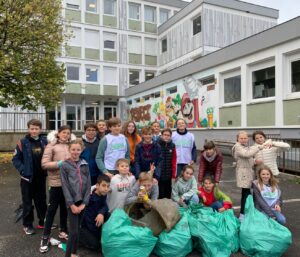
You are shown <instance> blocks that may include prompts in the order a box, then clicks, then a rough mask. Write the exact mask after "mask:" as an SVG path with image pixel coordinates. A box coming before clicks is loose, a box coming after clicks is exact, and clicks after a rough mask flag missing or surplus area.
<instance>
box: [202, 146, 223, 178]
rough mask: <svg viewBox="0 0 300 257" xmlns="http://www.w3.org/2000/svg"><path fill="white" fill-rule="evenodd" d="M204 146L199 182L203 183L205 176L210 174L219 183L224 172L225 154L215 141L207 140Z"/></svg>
mask: <svg viewBox="0 0 300 257" xmlns="http://www.w3.org/2000/svg"><path fill="white" fill-rule="evenodd" d="M203 148H204V150H203V151H202V152H201V154H200V166H199V174H198V182H199V183H202V182H203V177H205V176H207V175H210V176H213V177H214V180H215V182H216V183H219V182H220V178H221V174H222V164H223V155H222V153H221V152H220V151H219V150H218V149H217V148H216V146H215V144H214V142H213V141H208V142H206V143H205V144H204V147H203Z"/></svg>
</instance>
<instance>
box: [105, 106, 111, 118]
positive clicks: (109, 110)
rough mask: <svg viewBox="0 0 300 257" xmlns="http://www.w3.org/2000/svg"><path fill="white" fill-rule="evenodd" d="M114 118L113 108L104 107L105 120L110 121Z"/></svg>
mask: <svg viewBox="0 0 300 257" xmlns="http://www.w3.org/2000/svg"><path fill="white" fill-rule="evenodd" d="M111 117H112V108H111V107H104V119H105V120H109V119H110V118H111Z"/></svg>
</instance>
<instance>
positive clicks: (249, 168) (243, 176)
mask: <svg viewBox="0 0 300 257" xmlns="http://www.w3.org/2000/svg"><path fill="white" fill-rule="evenodd" d="M248 141H249V138H248V133H247V132H246V131H240V132H239V133H238V134H237V143H236V144H235V145H234V146H233V148H232V153H233V157H234V159H235V160H236V169H235V170H236V183H237V187H240V188H242V192H241V193H242V197H241V209H240V217H239V219H240V220H243V218H244V210H245V204H246V200H247V197H248V195H250V194H251V191H250V188H251V183H252V181H253V179H254V171H253V166H254V155H255V154H256V153H258V151H259V150H260V149H262V148H263V146H258V145H254V146H251V147H249V146H248Z"/></svg>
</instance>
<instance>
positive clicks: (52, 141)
mask: <svg viewBox="0 0 300 257" xmlns="http://www.w3.org/2000/svg"><path fill="white" fill-rule="evenodd" d="M107 127H108V130H107ZM107 127H106V123H105V121H102V120H101V121H99V122H98V123H97V124H92V123H90V124H86V125H85V126H84V135H83V136H82V139H76V137H75V136H74V135H73V134H72V133H71V129H70V127H69V126H62V127H60V128H59V129H58V131H54V132H50V133H49V134H48V136H47V140H45V138H43V137H42V136H40V132H41V129H42V124H41V122H40V121H39V120H35V119H33V120H31V121H29V122H28V135H27V136H25V137H24V138H23V139H21V140H20V141H19V142H18V144H17V147H16V152H15V155H14V157H13V164H14V166H15V167H16V169H17V170H18V171H19V172H20V175H21V192H22V203H23V228H24V232H25V233H26V234H33V233H34V229H33V205H32V200H33V201H34V204H35V207H36V211H37V216H38V219H39V224H38V226H37V228H40V229H43V235H42V240H41V245H40V252H42V253H44V252H47V251H48V250H49V240H50V234H51V228H52V227H53V220H54V217H55V214H56V211H57V209H58V207H60V232H59V238H61V239H65V240H67V241H68V243H67V250H66V256H72V257H75V256H77V255H76V253H77V247H78V244H82V245H83V246H85V247H88V248H91V249H99V248H100V247H101V246H100V238H101V226H102V224H103V223H104V222H105V221H106V220H107V219H108V218H109V216H110V213H112V212H113V211H114V210H115V209H117V208H125V207H126V206H130V205H131V204H133V203H136V202H139V203H141V204H142V205H143V207H144V208H145V209H149V208H150V206H149V201H151V200H156V199H162V198H169V199H172V200H173V201H174V202H175V203H176V204H177V205H178V206H183V207H185V206H187V205H188V204H190V202H193V203H195V204H197V203H199V200H201V202H202V203H203V204H204V205H205V206H209V207H211V208H213V209H214V210H216V211H219V212H223V211H225V210H227V209H229V208H231V207H232V202H231V200H230V198H229V197H228V196H227V195H225V194H224V193H223V192H222V191H221V190H220V189H219V186H218V183H219V181H220V177H221V174H222V162H223V156H222V153H221V152H220V151H218V150H217V148H216V147H215V145H214V143H213V142H212V141H209V142H207V143H205V145H204V150H203V151H202V152H201V154H200V168H199V176H198V183H199V187H198V183H197V181H196V179H195V177H194V168H193V164H194V163H195V162H196V157H197V153H196V145H195V139H194V135H193V134H192V133H190V132H188V131H187V129H186V124H185V121H184V120H183V119H178V120H177V122H176V127H177V129H176V131H175V132H173V133H172V131H171V130H170V129H168V128H167V129H163V130H162V131H160V127H159V124H158V123H157V122H154V123H153V124H152V126H151V127H144V128H143V129H142V130H141V137H140V136H139V135H138V133H137V128H136V125H135V123H134V122H133V121H128V122H126V123H125V124H124V126H123V129H122V127H121V120H120V119H118V118H111V119H110V120H109V121H108V122H107ZM108 131H109V133H108ZM121 131H122V133H121ZM263 135H264V134H263ZM257 137H258V136H257ZM255 138H256V136H255ZM262 141H263V140H262V139H261V138H260V140H258V139H257V141H256V144H257V145H255V146H253V147H250V148H249V147H248V146H247V143H248V136H247V137H246V136H245V133H244V134H243V133H239V135H238V142H237V144H236V145H235V147H234V156H235V158H236V159H237V183H238V186H239V187H242V203H243V201H245V199H244V198H245V197H246V196H247V195H248V194H249V191H250V187H251V183H252V181H253V178H254V172H253V167H254V160H255V162H256V165H257V166H259V165H262V164H266V163H267V162H270V163H272V164H274V163H273V161H271V160H270V159H267V160H263V158H262V157H261V155H260V153H259V151H265V150H270V149H272V148H274V147H281V146H279V145H276V143H275V142H272V141H266V142H262ZM272 151H273V150H272ZM255 154H257V156H256V157H255V159H254V155H255ZM263 156H266V154H265V153H264V154H263ZM272 167H273V168H274V169H275V168H276V167H275V166H272ZM45 171H47V173H48V186H49V204H48V207H47V205H46V175H47V174H46V172H45ZM268 171H269V173H268ZM258 174H259V175H258V180H257V181H253V194H254V197H255V198H254V199H255V201H256V203H257V204H256V205H257V206H258V208H260V210H261V211H263V212H264V213H266V214H267V215H269V216H270V217H274V218H275V219H276V220H278V222H280V223H284V222H283V221H285V220H284V217H283V215H282V214H281V209H280V201H279V199H280V190H279V188H278V185H277V182H276V179H275V178H274V177H273V173H272V171H271V169H269V168H266V167H265V166H264V168H263V169H260V170H259V172H258ZM91 186H92V187H91ZM268 206H269V208H267V207H268ZM241 214H243V206H242V208H241ZM67 217H68V219H69V229H68V226H67Z"/></svg>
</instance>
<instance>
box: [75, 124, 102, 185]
mask: <svg viewBox="0 0 300 257" xmlns="http://www.w3.org/2000/svg"><path fill="white" fill-rule="evenodd" d="M96 133H97V126H96V124H94V123H88V124H85V125H84V135H83V136H82V140H83V143H84V150H83V152H82V153H81V156H80V157H81V158H83V159H85V160H86V162H87V163H88V164H89V170H90V175H91V184H92V185H95V184H96V182H97V178H98V176H99V175H100V170H99V169H98V166H97V163H96V160H95V158H96V154H97V150H98V146H99V139H98V138H97V136H96Z"/></svg>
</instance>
